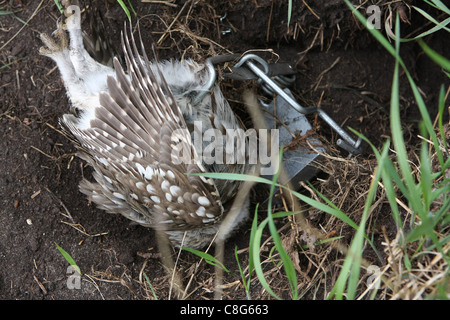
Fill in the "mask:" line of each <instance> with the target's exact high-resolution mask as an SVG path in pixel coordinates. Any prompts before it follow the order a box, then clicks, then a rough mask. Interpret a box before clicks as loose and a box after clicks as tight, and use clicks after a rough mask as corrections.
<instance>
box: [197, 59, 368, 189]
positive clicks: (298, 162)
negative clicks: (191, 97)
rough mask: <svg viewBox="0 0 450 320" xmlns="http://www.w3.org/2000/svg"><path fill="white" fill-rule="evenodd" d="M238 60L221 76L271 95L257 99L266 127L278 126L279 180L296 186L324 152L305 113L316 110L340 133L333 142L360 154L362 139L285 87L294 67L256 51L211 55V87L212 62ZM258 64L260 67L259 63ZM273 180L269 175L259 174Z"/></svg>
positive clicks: (314, 170)
mask: <svg viewBox="0 0 450 320" xmlns="http://www.w3.org/2000/svg"><path fill="white" fill-rule="evenodd" d="M237 59H239V60H238V62H237V63H236V64H235V65H234V66H233V67H231V68H229V70H230V72H225V73H224V74H223V77H224V78H228V79H234V80H242V81H245V80H257V82H258V84H259V86H260V87H261V89H262V90H263V91H264V92H265V93H266V95H270V96H272V97H274V98H273V99H272V101H271V102H270V103H265V102H263V101H262V100H260V101H259V102H260V104H261V106H262V109H263V114H264V116H265V122H266V128H267V129H269V130H270V129H278V134H279V146H281V147H283V148H284V151H283V159H282V164H283V167H284V173H285V174H284V175H281V176H280V177H279V183H280V184H282V185H287V184H288V183H289V184H290V185H291V186H293V188H294V189H298V186H299V182H300V181H308V180H310V179H311V178H313V177H314V176H315V175H316V174H317V173H318V172H319V171H320V169H319V162H320V159H321V157H322V156H321V154H323V153H325V152H326V149H325V147H324V146H323V144H322V143H321V142H320V141H319V139H317V138H316V137H314V136H313V135H312V132H311V129H312V126H311V124H310V123H309V121H308V119H307V118H306V115H307V114H310V113H315V114H317V115H318V116H319V117H320V118H322V120H324V121H325V122H326V123H328V125H329V126H330V127H331V128H332V129H333V130H334V131H335V132H336V133H337V134H338V135H339V136H340V138H339V139H338V140H337V142H336V144H337V145H338V146H339V147H341V148H343V149H344V150H346V151H348V152H349V154H350V156H351V155H356V154H359V153H361V148H360V144H361V138H358V139H357V140H354V139H353V138H352V137H351V136H350V135H349V134H348V133H347V132H346V131H345V130H344V129H343V128H341V127H340V126H339V125H338V124H337V123H336V122H335V121H334V120H333V119H332V118H331V117H330V116H329V115H328V114H327V113H326V112H325V111H323V110H322V109H320V108H318V107H308V108H304V107H302V106H301V105H300V104H299V103H298V102H297V101H296V100H295V98H294V96H293V94H292V92H291V91H290V90H289V89H288V88H287V87H288V86H289V85H290V84H292V83H293V82H294V81H295V74H296V72H295V70H294V69H293V68H292V67H291V66H290V65H289V64H286V63H274V64H269V63H268V62H267V61H265V60H264V59H263V58H261V57H259V56H257V55H255V54H246V55H244V56H241V55H237V54H234V55H226V56H217V57H212V58H209V59H207V60H206V66H207V68H208V71H209V73H210V75H211V76H210V82H209V84H210V87H211V88H212V86H213V85H214V83H215V81H216V72H215V69H214V65H216V64H221V63H224V62H231V61H235V60H237ZM258 65H259V66H260V67H259V66H258ZM203 96H204V94H199V95H198V96H197V98H196V99H197V100H198V101H201V99H203ZM262 176H263V177H265V178H267V179H270V180H271V179H272V175H262Z"/></svg>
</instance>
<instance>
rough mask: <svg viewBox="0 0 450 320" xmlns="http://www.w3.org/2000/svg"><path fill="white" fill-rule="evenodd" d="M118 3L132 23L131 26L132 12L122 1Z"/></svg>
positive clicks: (118, 0) (119, 0)
mask: <svg viewBox="0 0 450 320" xmlns="http://www.w3.org/2000/svg"><path fill="white" fill-rule="evenodd" d="M117 2H118V3H119V5H120V6H121V7H122V10H123V11H124V12H125V14H126V15H127V17H128V21H130V25H131V24H132V23H131V14H130V10H128V7H127V5H126V4H125V3H124V2H123V1H122V0H117Z"/></svg>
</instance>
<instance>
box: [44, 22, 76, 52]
mask: <svg viewBox="0 0 450 320" xmlns="http://www.w3.org/2000/svg"><path fill="white" fill-rule="evenodd" d="M53 36H54V38H53V37H51V36H49V35H47V34H45V33H41V34H40V37H41V40H42V42H43V43H44V46H43V47H41V48H40V49H39V53H40V54H42V55H44V56H48V57H51V56H55V55H57V54H58V53H60V52H62V51H63V50H64V49H67V48H68V45H69V39H68V37H67V33H66V31H65V30H64V24H63V23H62V21H60V20H58V22H57V29H56V30H55V31H54V32H53ZM55 39H56V40H55Z"/></svg>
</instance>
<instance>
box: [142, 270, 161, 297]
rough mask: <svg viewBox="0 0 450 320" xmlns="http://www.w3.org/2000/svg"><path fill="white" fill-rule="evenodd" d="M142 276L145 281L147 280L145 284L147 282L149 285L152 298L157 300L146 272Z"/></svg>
mask: <svg viewBox="0 0 450 320" xmlns="http://www.w3.org/2000/svg"><path fill="white" fill-rule="evenodd" d="M144 278H145V281H147V284H148V286H149V287H150V290H152V295H153V298H154V299H155V300H159V299H158V296H157V295H156V292H155V289H153V286H152V284H151V283H150V279H149V278H148V277H147V274H146V273H144Z"/></svg>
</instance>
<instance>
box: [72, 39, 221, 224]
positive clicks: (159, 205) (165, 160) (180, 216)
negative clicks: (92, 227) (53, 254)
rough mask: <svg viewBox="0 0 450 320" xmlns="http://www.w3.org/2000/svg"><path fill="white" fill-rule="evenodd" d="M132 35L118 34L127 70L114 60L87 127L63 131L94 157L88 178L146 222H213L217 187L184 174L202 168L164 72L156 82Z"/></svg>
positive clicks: (217, 210)
mask: <svg viewBox="0 0 450 320" xmlns="http://www.w3.org/2000/svg"><path fill="white" fill-rule="evenodd" d="M131 37H132V39H131V41H129V39H128V36H127V35H126V34H125V36H123V35H122V46H123V50H124V55H125V61H126V64H127V68H128V75H127V74H125V72H124V70H123V68H122V66H121V65H120V63H119V62H118V60H117V59H114V68H115V72H116V76H115V77H112V76H110V77H108V79H107V85H108V91H107V92H101V93H100V95H99V101H100V105H101V106H99V107H97V108H96V109H95V117H94V118H93V119H92V120H91V121H90V127H89V128H87V129H86V128H83V129H80V128H77V127H76V125H70V127H69V130H70V131H71V132H72V134H74V136H75V137H76V138H77V139H78V141H79V143H80V144H81V146H82V149H84V150H85V152H86V153H87V154H88V156H89V157H90V158H91V159H92V161H90V162H91V163H92V162H94V163H93V166H94V168H96V171H97V177H96V176H95V175H94V177H96V179H97V181H98V182H99V180H102V181H103V184H105V181H107V182H108V183H106V185H107V188H109V189H108V190H109V191H108V192H109V194H110V197H111V194H112V195H113V196H114V197H115V198H112V201H114V202H117V203H121V201H124V202H128V203H130V204H131V205H132V206H133V207H134V208H137V210H136V211H139V212H140V213H142V212H144V216H145V218H146V219H145V220H147V221H150V223H148V224H149V225H150V224H151V226H152V227H155V228H158V227H161V228H163V229H165V230H181V229H187V228H195V227H198V226H200V225H205V224H213V223H216V222H217V221H218V220H219V219H220V218H221V216H222V214H223V207H222V204H221V201H220V197H219V194H218V191H217V188H216V185H215V183H214V181H213V180H212V179H208V178H205V177H203V176H194V175H189V174H190V173H202V172H206V169H205V168H204V166H203V165H202V161H201V159H200V157H199V156H198V154H197V152H196V151H195V148H194V146H193V143H192V140H191V136H190V134H189V131H188V129H187V126H186V123H185V121H184V118H183V116H182V113H181V110H180V108H179V107H178V106H177V104H176V102H175V99H174V97H173V95H172V93H171V91H170V88H169V87H168V85H167V83H166V82H165V80H164V75H163V74H159V76H160V79H161V81H160V82H158V81H157V80H156V77H155V74H154V73H153V72H152V69H151V67H150V62H149V60H148V57H147V55H146V54H145V51H144V50H142V51H143V56H142V57H141V56H140V55H139V53H138V50H137V47H136V44H135V40H134V37H133V35H132V34H131ZM141 46H142V48H143V44H142V41H141ZM186 173H187V174H188V175H186ZM102 175H103V177H102ZM105 179H106V180H105ZM100 184H102V183H100ZM94 202H95V199H94ZM142 204H143V205H142Z"/></svg>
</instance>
